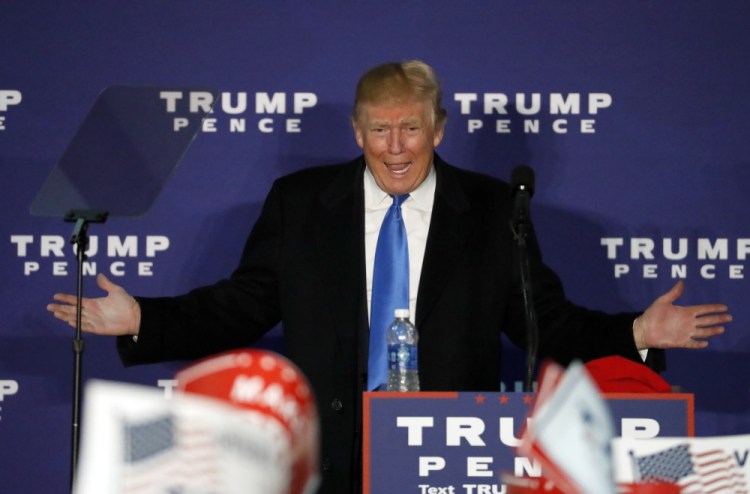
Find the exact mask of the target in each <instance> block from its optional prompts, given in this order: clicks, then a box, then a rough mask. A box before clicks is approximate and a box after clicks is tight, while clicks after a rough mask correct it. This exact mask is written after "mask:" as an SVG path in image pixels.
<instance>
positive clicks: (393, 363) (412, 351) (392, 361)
mask: <svg viewBox="0 0 750 494" xmlns="http://www.w3.org/2000/svg"><path fill="white" fill-rule="evenodd" d="M388 369H389V370H393V371H415V370H418V366H417V347H416V345H388Z"/></svg>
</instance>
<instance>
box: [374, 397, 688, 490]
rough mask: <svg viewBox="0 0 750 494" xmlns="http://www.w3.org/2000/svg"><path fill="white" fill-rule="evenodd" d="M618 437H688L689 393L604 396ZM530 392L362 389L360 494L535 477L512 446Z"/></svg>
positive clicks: (473, 486)
mask: <svg viewBox="0 0 750 494" xmlns="http://www.w3.org/2000/svg"><path fill="white" fill-rule="evenodd" d="M605 397H606V399H607V402H608V404H609V406H610V409H611V412H612V418H613V420H614V426H615V431H616V432H617V434H619V435H621V436H623V437H640V438H649V437H657V436H663V437H667V436H681V437H682V436H692V435H694V416H693V413H694V411H693V410H694V404H693V395H691V394H608V395H605ZM533 401H534V394H532V393H480V392H461V393H453V392H448V393H428V392H425V393H365V395H364V446H363V449H364V451H363V461H364V463H363V476H364V487H363V492H364V494H391V493H394V492H398V493H400V494H409V493H415V494H459V493H460V494H499V493H501V492H504V490H503V485H502V484H501V482H500V473H501V472H510V473H513V474H515V475H517V476H523V475H525V476H538V475H540V474H541V471H540V469H539V467H538V465H535V464H534V463H533V462H531V460H530V459H528V458H524V457H519V456H516V454H515V448H516V446H517V445H518V443H519V439H520V437H521V434H522V432H523V430H524V428H525V424H526V420H527V417H528V414H529V411H530V409H531V405H532V403H533Z"/></svg>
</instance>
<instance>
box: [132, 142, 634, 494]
mask: <svg viewBox="0 0 750 494" xmlns="http://www.w3.org/2000/svg"><path fill="white" fill-rule="evenodd" d="M364 169H365V163H364V160H363V159H362V158H361V157H360V158H358V159H356V160H354V161H352V162H350V163H345V164H341V165H334V166H328V167H320V168H313V169H307V170H303V171H300V172H297V173H293V174H291V175H289V176H286V177H283V178H281V179H279V180H277V181H276V182H275V183H274V185H273V187H272V189H271V192H270V193H269V195H268V198H267V200H266V203H265V205H264V208H263V211H262V213H261V215H260V217H259V219H258V221H257V223H256V224H255V226H254V228H253V229H252V232H251V233H250V236H249V237H248V240H247V244H246V247H245V250H244V253H243V255H242V259H241V261H240V264H239V266H238V267H237V269H236V270H235V272H234V273H233V274H232V275H231V277H230V278H228V279H227V280H224V281H221V282H219V283H217V284H215V285H213V286H210V287H204V288H199V289H196V290H194V291H192V292H190V293H189V294H187V295H184V296H181V297H170V298H142V299H139V302H140V304H141V309H142V324H141V332H140V335H139V341H138V343H137V344H134V343H133V342H132V340H131V339H130V338H120V339H119V341H118V346H119V350H120V353H121V357H122V359H123V361H124V362H125V363H126V364H136V363H145V362H155V361H161V360H168V359H193V358H197V357H202V356H206V355H211V354H214V353H218V352H220V351H225V350H228V349H231V348H237V347H245V346H247V345H250V344H251V343H252V342H253V341H255V340H257V339H258V338H260V337H261V336H262V335H263V334H264V333H265V332H266V331H268V330H269V329H270V328H272V327H273V326H274V325H276V324H277V323H278V322H279V321H282V324H283V333H284V348H285V349H284V352H285V354H286V356H288V357H289V358H290V359H291V360H292V361H294V362H295V363H296V364H297V365H298V366H299V367H300V368H301V370H302V371H303V372H304V373H305V375H306V376H307V377H308V379H309V380H310V382H311V383H312V386H313V388H314V390H315V393H316V398H317V401H318V407H319V412H320V418H321V426H322V438H323V439H322V453H321V454H322V456H321V464H322V467H323V478H324V480H323V485H322V488H321V492H326V493H334V492H335V493H349V492H356V491H357V490H358V489H359V482H360V478H359V475H358V472H359V469H360V462H361V457H360V451H361V439H360V438H361V425H362V411H361V401H362V400H361V394H362V391H363V390H364V387H365V384H366V382H367V379H366V372H367V345H368V331H369V329H368V323H367V321H368V317H367V302H366V287H365V262H364V192H363V172H364ZM435 169H436V173H437V188H436V191H435V203H434V208H433V212H432V220H431V224H430V231H429V236H428V239H427V246H426V252H425V258H424V263H423V268H422V275H421V279H420V286H419V294H418V298H417V312H416V321H415V323H416V326H417V329H418V331H419V336H420V339H419V373H420V381H421V387H422V389H423V390H426V391H427V390H460V391H467V390H489V391H491V390H498V389H499V383H500V375H499V374H500V359H501V338H500V334H501V331H504V332H505V333H506V334H507V335H508V336H509V337H510V339H511V340H512V341H514V342H515V343H517V344H519V345H520V346H521V348H524V346H525V343H524V341H525V339H524V306H523V299H522V294H521V291H520V284H519V281H518V278H519V277H518V272H517V268H516V265H517V262H516V261H515V259H514V253H513V251H514V249H513V238H512V234H511V231H510V228H509V221H510V218H511V215H512V202H511V191H510V187H509V186H508V184H506V183H505V182H502V181H500V180H497V179H494V178H490V177H487V176H484V175H480V174H477V173H473V172H469V171H466V170H461V169H459V168H455V167H453V166H450V165H448V164H447V163H445V162H444V161H442V160H441V159H440V158H439V157H437V156H436V157H435ZM531 274H532V280H533V283H534V293H535V300H534V301H535V305H536V310H537V315H538V323H539V328H540V339H541V343H540V348H539V355H540V358H544V357H553V358H555V359H557V360H558V361H560V362H561V363H563V364H566V363H568V362H569V361H570V360H572V359H573V358H581V359H583V360H589V359H593V358H597V357H600V356H604V355H612V354H619V355H623V356H625V357H628V358H631V359H633V360H636V361H639V356H638V353H637V350H636V348H635V345H634V342H633V336H632V321H633V319H634V317H635V316H636V314H619V315H607V314H603V313H600V312H595V311H589V310H586V309H583V308H581V307H578V306H576V305H574V304H572V303H570V302H569V301H568V300H567V299H566V298H565V296H564V293H563V290H562V286H561V284H560V281H559V279H558V277H557V276H556V275H555V274H554V273H553V272H552V271H551V270H549V269H548V268H547V267H546V266H545V265H544V264H543V263H542V260H541V256H540V255H539V251H538V248H537V246H536V243H535V241H534V240H533V238H532V239H531Z"/></svg>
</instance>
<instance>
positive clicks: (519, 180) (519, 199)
mask: <svg viewBox="0 0 750 494" xmlns="http://www.w3.org/2000/svg"><path fill="white" fill-rule="evenodd" d="M510 186H511V188H512V189H513V197H514V198H515V200H514V204H513V230H514V231H516V232H517V231H518V226H519V225H520V224H522V223H526V222H527V221H528V220H529V201H530V200H531V196H533V195H534V170H532V169H531V167H530V166H528V165H518V166H517V167H515V168H514V169H513V172H512V173H511V177H510Z"/></svg>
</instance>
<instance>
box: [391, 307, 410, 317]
mask: <svg viewBox="0 0 750 494" xmlns="http://www.w3.org/2000/svg"><path fill="white" fill-rule="evenodd" d="M393 315H395V316H396V317H397V318H399V319H409V309H396V310H394V311H393Z"/></svg>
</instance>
